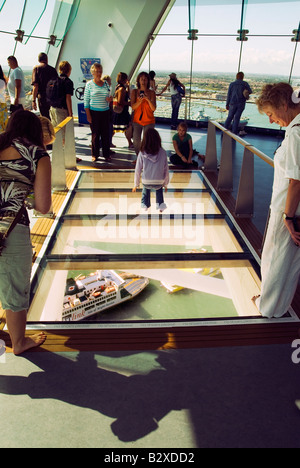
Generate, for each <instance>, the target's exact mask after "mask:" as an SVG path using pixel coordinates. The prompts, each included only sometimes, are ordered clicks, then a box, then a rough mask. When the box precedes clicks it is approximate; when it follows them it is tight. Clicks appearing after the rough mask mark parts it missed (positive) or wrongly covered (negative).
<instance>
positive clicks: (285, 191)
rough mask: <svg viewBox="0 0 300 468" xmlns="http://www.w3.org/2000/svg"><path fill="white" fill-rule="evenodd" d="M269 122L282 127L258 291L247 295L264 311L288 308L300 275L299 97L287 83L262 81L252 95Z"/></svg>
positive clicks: (278, 311) (274, 312)
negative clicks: (257, 97) (255, 95)
mask: <svg viewBox="0 0 300 468" xmlns="http://www.w3.org/2000/svg"><path fill="white" fill-rule="evenodd" d="M257 105H258V109H259V110H260V112H263V113H265V114H266V115H267V116H268V117H269V120H270V122H271V123H277V124H278V125H280V126H281V127H287V129H286V134H285V139H284V140H283V142H282V145H281V146H280V147H279V148H278V150H277V151H276V153H275V158H274V165H275V174H274V185H273V194H272V201H271V216H270V221H269V226H268V231H267V236H266V240H265V244H264V249H263V254H262V263H261V274H262V287H261V295H260V296H257V297H254V298H253V300H254V302H255V304H256V305H257V307H258V308H259V310H260V312H261V314H262V315H263V316H264V317H269V318H271V317H281V316H283V315H284V314H285V313H286V312H287V311H288V309H289V307H290V305H291V303H292V301H293V298H294V295H295V292H296V289H297V286H298V281H299V275H300V232H299V231H300V103H299V98H298V96H296V95H295V93H294V92H293V88H292V87H291V86H290V85H289V84H287V83H277V84H275V85H266V86H265V87H264V89H263V91H262V94H261V96H260V97H259V99H258V101H257Z"/></svg>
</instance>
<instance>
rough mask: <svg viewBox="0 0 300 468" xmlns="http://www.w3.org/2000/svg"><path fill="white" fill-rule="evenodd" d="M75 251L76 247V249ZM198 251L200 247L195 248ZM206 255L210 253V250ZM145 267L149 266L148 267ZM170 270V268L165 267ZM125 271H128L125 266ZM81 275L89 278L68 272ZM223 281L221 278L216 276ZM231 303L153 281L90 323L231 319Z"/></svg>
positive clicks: (117, 247) (142, 248)
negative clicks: (170, 290) (170, 288)
mask: <svg viewBox="0 0 300 468" xmlns="http://www.w3.org/2000/svg"><path fill="white" fill-rule="evenodd" d="M76 244H77V245H85V246H87V245H88V246H89V247H92V248H95V249H99V250H103V251H107V252H114V253H124V252H126V253H128V254H129V253H146V252H147V253H171V252H186V251H187V250H186V249H185V248H184V247H183V246H178V245H176V246H172V245H171V246H170V245H160V244H155V245H153V244H147V245H145V244H143V245H142V244H120V243H109V242H82V241H80V242H78V243H76ZM74 247H76V246H74ZM195 248H198V249H199V246H195ZM205 249H206V250H207V251H211V248H209V247H208V246H206V247H205ZM145 267H146V265H145ZM165 267H166V268H167V265H166V266H165ZM124 269H126V270H127V267H126V265H124ZM79 273H83V274H89V273H90V271H89V272H87V271H82V272H79V271H69V275H68V276H69V277H70V276H73V277H75V276H78V275H79ZM217 277H218V278H220V279H222V276H221V274H219V275H218V276H217ZM237 316H238V314H237V312H236V310H235V307H234V305H233V302H232V300H231V299H228V298H223V297H219V296H215V295H212V294H208V293H204V292H199V291H195V290H192V289H187V288H185V289H182V290H180V291H177V292H175V293H173V294H169V293H168V292H167V290H166V289H165V288H164V287H163V286H161V284H160V281H156V280H153V279H150V282H149V285H148V286H147V287H146V289H145V290H144V291H143V292H142V293H140V294H139V295H138V296H137V297H135V298H134V299H132V300H129V301H128V302H125V303H123V304H120V305H119V306H116V307H114V308H112V309H108V310H106V311H104V312H101V313H99V314H97V315H94V316H93V317H91V318H90V319H88V320H93V321H95V320H96V321H126V320H141V321H143V320H176V319H181V320H182V319H183V320H185V319H200V318H201V319H202V318H226V317H227V318H228V317H237Z"/></svg>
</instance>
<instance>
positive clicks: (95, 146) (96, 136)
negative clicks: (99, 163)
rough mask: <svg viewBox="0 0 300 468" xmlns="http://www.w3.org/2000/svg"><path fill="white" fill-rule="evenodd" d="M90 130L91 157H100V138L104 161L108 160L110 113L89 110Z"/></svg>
mask: <svg viewBox="0 0 300 468" xmlns="http://www.w3.org/2000/svg"><path fill="white" fill-rule="evenodd" d="M90 112H91V117H92V123H91V130H92V155H93V156H94V157H95V158H99V156H100V144H99V141H100V137H101V142H102V152H103V157H104V158H105V159H108V158H109V148H110V141H109V123H110V111H109V109H108V110H107V111H93V110H91V111H90Z"/></svg>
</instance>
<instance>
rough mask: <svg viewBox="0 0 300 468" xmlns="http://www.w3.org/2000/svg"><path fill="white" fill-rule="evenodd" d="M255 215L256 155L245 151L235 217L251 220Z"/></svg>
mask: <svg viewBox="0 0 300 468" xmlns="http://www.w3.org/2000/svg"><path fill="white" fill-rule="evenodd" d="M253 213H254V155H253V153H252V152H251V151H250V150H249V149H248V148H245V150H244V158H243V164H242V170H241V176H240V183H239V190H238V196H237V199H236V205H235V216H238V217H239V218H251V217H252V216H253Z"/></svg>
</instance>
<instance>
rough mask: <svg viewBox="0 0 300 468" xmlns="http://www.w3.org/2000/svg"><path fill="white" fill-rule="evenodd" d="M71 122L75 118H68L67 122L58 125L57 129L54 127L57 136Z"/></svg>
mask: <svg viewBox="0 0 300 468" xmlns="http://www.w3.org/2000/svg"><path fill="white" fill-rule="evenodd" d="M71 120H73V117H67V118H66V119H65V120H63V121H62V122H60V123H59V124H58V125H56V127H54V132H55V134H56V133H58V132H59V131H60V130H61V129H62V128H64V127H65V126H66V125H67V124H68V123H69V122H70V121H71Z"/></svg>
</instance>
